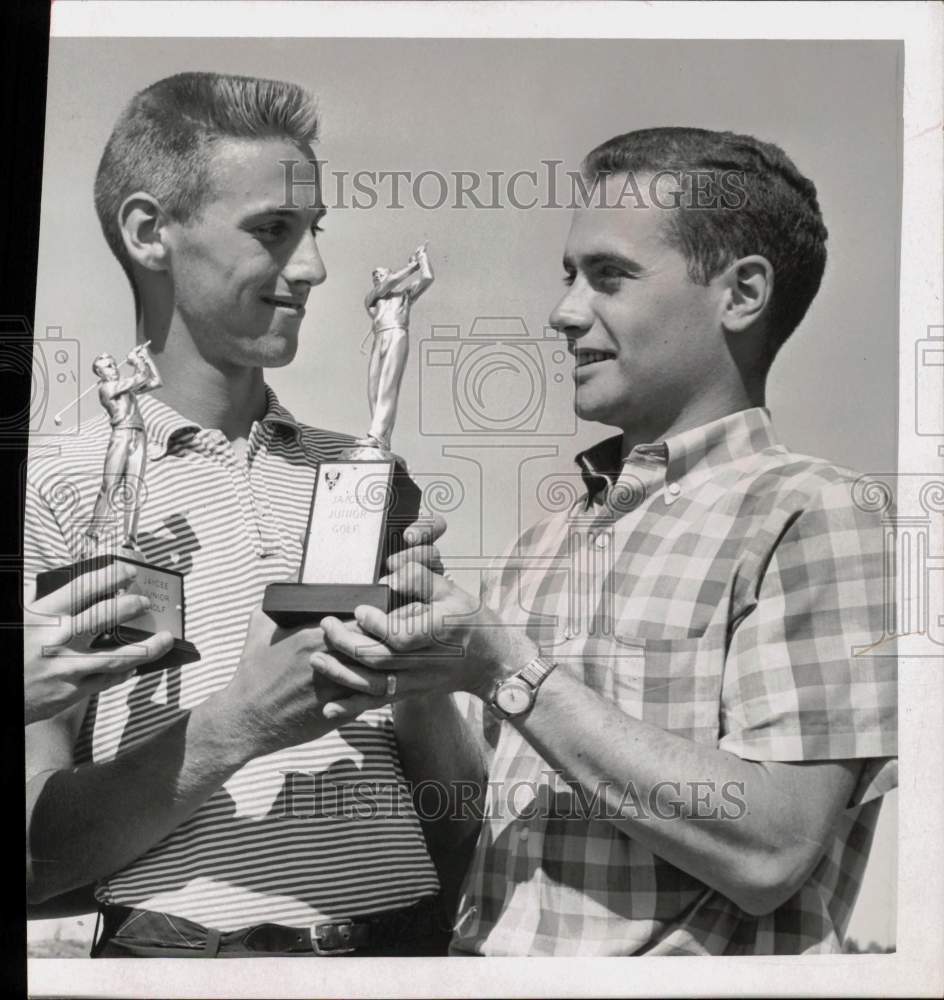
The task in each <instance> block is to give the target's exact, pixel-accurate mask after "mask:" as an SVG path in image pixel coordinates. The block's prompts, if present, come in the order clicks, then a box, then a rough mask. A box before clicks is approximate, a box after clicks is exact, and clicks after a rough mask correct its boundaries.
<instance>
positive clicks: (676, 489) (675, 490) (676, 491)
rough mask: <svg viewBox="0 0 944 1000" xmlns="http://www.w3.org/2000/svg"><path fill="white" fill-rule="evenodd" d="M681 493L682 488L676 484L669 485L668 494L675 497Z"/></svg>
mask: <svg viewBox="0 0 944 1000" xmlns="http://www.w3.org/2000/svg"><path fill="white" fill-rule="evenodd" d="M681 492H682V487H681V486H679V484H678V483H669V493H671V494H672V496H674V497H677V496H678V495H679V493H681Z"/></svg>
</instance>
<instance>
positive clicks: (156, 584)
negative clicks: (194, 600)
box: [36, 548, 200, 674]
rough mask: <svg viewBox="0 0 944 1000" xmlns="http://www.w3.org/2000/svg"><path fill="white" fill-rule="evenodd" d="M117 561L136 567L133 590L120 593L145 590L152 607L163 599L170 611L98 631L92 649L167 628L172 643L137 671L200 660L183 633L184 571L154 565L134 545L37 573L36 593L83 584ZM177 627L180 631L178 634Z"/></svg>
mask: <svg viewBox="0 0 944 1000" xmlns="http://www.w3.org/2000/svg"><path fill="white" fill-rule="evenodd" d="M118 563H125V564H127V565H131V566H134V567H135V569H136V570H137V576H136V577H135V581H134V585H133V587H132V588H130V590H125V591H119V593H128V592H134V593H144V594H146V595H148V596H150V597H151V601H152V607H153V606H154V601H155V600H163V601H164V602H165V604H166V606H167V611H166V612H165V613H164V614H154V613H152V612H145V614H143V615H140V616H139V617H138V618H135V619H133V620H132V622H130V623H127V622H125V623H122V624H121V625H119V626H118V627H117V628H116V629H115V630H114V631H113V632H103V633H101V634H100V635H97V636H96V637H95V638H94V639H93V640H92V641H91V642H90V643H89V647H90V648H91V649H115V648H117V647H120V646H133V645H136V644H138V643H141V642H143V641H144V640H145V639H147V638H149V637H150V636H152V635H154V633H155V632H159V631H162V630H163V629H164V628H168V629H169V631H171V633H172V634H173V635H174V644H173V646H171V648H170V649H169V650H168V651H167V652H166V653H165V654H164V655H163V656H162V657H160V659H157V660H151V661H150V662H149V663H142V664H140V665H139V666H138V667H137V670H136V673H138V674H148V673H153V672H154V671H156V670H167V669H168V668H170V667H179V666H183V665H184V664H186V663H195V662H196V661H197V660H199V659H200V653H199V651H198V650H197V647H196V646H194V644H193V643H192V642H188V640H186V639H185V638H183V635H182V632H183V615H184V606H183V593H184V584H183V580H184V578H183V574H182V573H178V572H177V571H176V570H171V569H164V568H162V567H156V566H152V565H151V564H150V563H147V562H144V561H143V557H142V556H141V554H140V553H139V552H136V551H134V550H132V549H128V548H121V549H119V550H118V551H117V552H103V553H100V554H98V555H92V556H88V557H86V558H83V559H80V560H79V561H78V562H74V563H71V564H70V565H69V566H58V567H56V568H55V569H49V570H45V571H44V572H42V573H39V574H37V576H36V597H37V599H39V598H42V597H45V596H46V595H47V594H50V593H52V591H54V590H58V589H59V588H60V587H65V586H66V585H67V584H72V585H73V586H75V587H81V586H82V582H81V578H82V577H83V576H84V575H85V574H86V573H92V572H95V571H96V570H101V569H104V568H106V567H107V566H115V568H116V569H117V564H118ZM152 591H153V594H152V593H151V592H152ZM165 619H166V620H165ZM177 622H179V623H180V625H179V626H177V624H176V623H177ZM139 626H141V627H139ZM145 626H146V627H145ZM178 631H179V632H180V633H181V634H180V635H179V636H178V634H177V633H178Z"/></svg>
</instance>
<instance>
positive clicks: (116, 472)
mask: <svg viewBox="0 0 944 1000" xmlns="http://www.w3.org/2000/svg"><path fill="white" fill-rule="evenodd" d="M149 344H150V341H148V342H147V343H144V344H138V345H137V346H136V347H134V348H133V349H132V350H131V352H130V353H129V354H128V357H127V358H126V359H125V362H124V363H125V364H129V365H131V367H132V372H131V374H130V375H127V376H122V374H121V371H120V366H119V364H118V362H117V361H116V360H115V359H114V358H113V357H112V355H110V354H100V355H98V357H97V358H95V360H94V361H93V362H92V371H93V372H94V373H95V375H96V376H97V377H98V382H97V383H96V385H94V386H92V387H91V388H90V389H89V390H87V391H88V392H91V391H92V390H93V389H97V390H98V400H99V402H100V403H101V405H102V407H103V409H104V410H105V412H106V414H107V415H108V419H109V423H110V425H111V435H110V437H109V440H108V450H107V451H106V453H105V462H104V468H103V470H102V483H101V486H100V488H99V491H98V496H97V497H96V498H95V506H94V508H93V510H92V516H91V519H90V520H89V522H88V524H87V525H86V527H85V530H84V531H83V533H82V538H81V559H80V560H79V562H76V563H73V564H72V565H70V566H62V567H58V568H56V569H51V570H46V571H45V572H43V573H40V574H39V575H38V576H37V578H36V591H37V597H43V596H45V595H46V594H48V593H50V592H51V591H53V590H56V589H58V588H59V587H62V586H64V585H65V584H67V583H70V582H71V581H72V580H74V579H75V578H76V577H78V576H81V575H82V574H84V573H88V572H90V571H91V570H96V569H101V568H102V567H104V566H108V565H111V564H112V563H114V562H124V563H130V564H131V565H133V566H134V567H135V568H136V571H137V572H136V576H135V579H134V583H133V584H132V585H131V586H129V587H128V588H127V591H128V592H132V593H139V594H143V595H144V596H146V597H147V598H148V599H149V600H150V604H151V606H150V608H149V609H148V610H147V611H146V612H145V613H144V614H142V615H139V616H138V617H137V618H133V619H131V620H130V621H128V622H124V623H123V624H121V625H119V626H118V627H117V628H116V629H115V630H114V631H113V632H109V633H104V634H102V635H99V636H97V637H96V638H95V639H94V640H93V642H92V647H93V648H101V647H106V646H127V645H131V644H132V643H136V642H141V641H142V640H143V639H145V638H147V637H148V636H150V635H153V634H154V633H155V632H161V631H165V630H166V631H168V632H170V633H171V635H173V637H174V645H173V647H172V648H171V649H170V650H169V651H168V652H167V653H166V654H165V655H164V656H163V657H161V658H160V659H159V660H154V661H152V662H150V663H145V664H142V665H141V666H140V667H139V668H138V673H147V672H150V671H152V670H163V669H165V668H166V667H170V666H177V665H179V664H182V663H192V662H194V661H195V660H199V659H200V654H199V653H198V652H197V649H196V647H195V646H194V645H193V643H191V642H188V641H187V640H186V638H185V637H184V578H183V574H181V573H178V572H177V571H176V570H171V569H165V568H163V567H159V566H154V565H152V564H151V563H149V562H148V561H147V560H146V559H145V557H144V555H143V553H142V552H141V551H140V549H139V548H138V542H137V535H138V520H139V518H140V514H141V505H142V504H143V502H144V499H145V490H144V474H145V467H146V464H147V431H146V429H145V426H144V419H143V417H142V416H141V411H140V409H139V407H138V400H137V396H138V394H139V393H142V392H149V391H151V390H152V389H157V388H160V386H161V385H162V384H163V383H162V382H161V376H160V374H159V372H158V370H157V367H156V365H155V364H154V359H153V358H152V357H151V355H150V353H149V352H148V345H149ZM83 395H85V393H83ZM80 398H81V397H80ZM76 402H78V399H76V400H74V401H73V404H72V405H74V404H75V403H76ZM61 417H62V414H61V413H59V414H56V417H55V419H56V421H57V422H59V421H60V420H61Z"/></svg>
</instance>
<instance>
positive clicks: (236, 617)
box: [24, 390, 438, 931]
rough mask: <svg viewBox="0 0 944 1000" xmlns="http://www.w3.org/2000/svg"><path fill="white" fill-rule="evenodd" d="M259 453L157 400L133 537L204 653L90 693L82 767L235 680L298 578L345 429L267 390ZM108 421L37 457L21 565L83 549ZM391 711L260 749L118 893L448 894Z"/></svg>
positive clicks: (368, 898)
mask: <svg viewBox="0 0 944 1000" xmlns="http://www.w3.org/2000/svg"><path fill="white" fill-rule="evenodd" d="M267 393H268V407H267V412H266V415H265V417H264V418H263V419H262V420H261V421H258V422H256V423H254V424H253V427H252V430H251V433H250V436H249V444H248V452H247V459H246V460H245V461H241V460H239V459H237V457H236V455H235V453H234V451H233V449H232V447H231V446H230V445H229V443H228V441H227V440H226V438H225V437H224V436H223V434H222V432H220V431H218V430H209V429H202V428H200V427H197V426H196V425H194V424H192V423H191V422H189V421H187V420H185V419H184V418H182V417H181V416H180V415H179V414H177V413H176V412H175V411H173V410H172V409H170V408H169V407H167V406H166V405H164V404H162V403H160V402H159V401H157V400H156V399H154V398H153V397H143V398H142V399H141V400H140V406H141V412H142V414H143V415H144V419H145V422H146V424H147V429H148V465H147V470H146V473H145V487H146V491H147V493H146V498H145V500H144V505H143V509H142V513H141V521H140V527H139V537H138V542H139V545H140V548H141V550H142V552H143V554H144V556H145V557H146V559H147V561H148V562H151V563H153V564H155V565H158V566H162V567H166V568H171V569H176V570H178V571H179V572H181V573H183V574H184V585H185V608H186V632H187V638H188V639H190V640H191V641H192V642H193V643H194V644H195V645H196V646H197V649H198V650H199V651H200V653H201V660H200V661H199V662H198V663H194V664H188V665H185V666H183V667H176V668H171V669H168V670H164V671H158V672H155V673H153V674H150V675H147V676H143V677H134V678H132V679H130V680H129V681H127V682H125V683H124V684H122V685H120V686H118V687H116V688H112V689H111V690H109V691H106V692H104V693H103V694H101V695H100V696H99V697H98V698H96V699H94V700H93V701H92V702H91V703H90V706H89V709H88V712H87V715H86V718H85V721H84V723H83V726H82V729H81V732H80V735H79V738H78V743H77V746H76V761H77V763H90V762H101V761H108V760H111V759H113V758H114V757H116V756H119V755H121V754H123V753H126V752H127V751H128V750H129V749H131V748H132V747H134V746H136V745H138V744H140V743H142V742H144V741H146V740H147V739H148V738H149V737H150V736H151V735H152V734H153V733H155V732H157V731H158V730H160V729H162V728H164V727H165V726H166V725H167V724H168V723H169V722H171V721H172V720H173V719H175V718H177V717H179V715H180V714H181V713H183V712H186V711H187V710H188V709H190V708H192V707H194V706H195V705H198V704H200V703H201V702H203V701H204V700H205V699H206V698H208V697H209V696H211V695H212V694H213V693H214V692H216V691H218V690H220V689H221V688H223V687H224V686H225V685H226V684H227V683H228V681H229V680H230V678H231V677H232V675H233V673H234V672H235V670H236V666H237V663H238V660H239V655H240V653H241V651H242V646H243V640H244V637H245V632H246V625H247V623H248V620H249V616H250V613H251V611H252V609H253V608H254V607H256V606H257V605H258V604H259V603H260V602H261V600H262V595H263V591H264V589H265V586H266V584H268V583H270V582H276V581H283V580H290V579H296V578H297V572H298V567H299V564H300V562H301V557H302V547H303V543H304V533H305V530H306V526H307V519H308V508H309V504H310V500H311V494H312V488H313V485H314V481H315V473H316V467H317V463H318V462H319V461H326V460H329V459H333V458H337V457H338V453H339V451H340V450H341V449H342V448H343V447H345V446H347V445H348V444H350V443H351V440H352V439H351V438H349V437H346V436H344V435H339V434H334V433H331V432H327V431H323V430H317V429H315V428H311V427H307V426H304V425H301V424H298V423H297V422H296V421H295V420H294V418H293V417H292V416H291V414H290V413H288V411H286V410H285V409H284V408H283V407H282V406H281V405H280V404H279V403H278V401H277V400H276V398H275V396H274V394H273V393H272V392H271V390H267ZM108 432H109V428H108V422H107V419H105V418H101V419H98V420H96V421H94V422H93V423H90V424H89V425H87V426H85V427H83V429H82V432H81V434H80V435H79V436H78V437H77V438H76V439H74V440H73V441H71V442H70V443H69V444H67V445H62V446H61V447H58V448H56V449H55V452H48V453H47V452H36V453H34V454H33V455H31V460H30V463H29V471H28V483H27V504H26V522H25V530H24V536H25V538H24V550H25V565H26V576H27V581H28V582H29V580H30V578H31V577H32V576H35V574H36V573H37V572H39V571H40V570H42V569H46V568H50V567H54V566H59V565H63V564H65V563H68V562H72V561H74V560H75V559H76V558H78V554H79V548H78V533H79V532H80V531H81V530H82V529H83V528H84V526H85V524H86V523H87V521H88V517H89V514H90V512H91V510H92V505H93V503H94V499H95V495H96V493H97V491H98V488H99V485H100V483H101V470H102V461H103V458H104V454H105V448H106V445H107V442H108V436H109V433H108ZM403 784H404V777H403V773H402V771H401V768H400V764H399V758H398V756H397V751H396V743H395V738H394V733H393V720H392V715H391V712H390V710H389V708H385V709H379V710H374V711H370V712H368V713H365V714H364V715H362V716H361V717H360V718H359V719H358V720H356V721H354V722H351V723H348V724H346V725H344V726H343V727H341V728H340V729H338V730H336V731H335V732H333V733H330V734H328V735H326V736H324V737H322V738H321V739H319V740H316V741H314V742H312V743H308V744H304V745H302V746H297V747H291V748H288V749H286V750H282V751H279V752H277V753H273V754H270V755H268V756H266V757H263V758H259V759H256V760H254V761H252V762H251V763H250V764H248V765H247V766H245V767H244V768H242V769H241V770H240V771H238V772H237V773H236V774H235V775H233V776H232V777H231V778H230V779H229V780H228V781H227V782H226V783H225V784H224V785H223V786H222V787H221V788H220V789H219V790H218V791H217V792H216V793H215V794H214V795H213V796H212V797H211V798H210V799H208V800H207V802H206V803H205V804H204V805H203V806H202V807H201V808H200V809H198V810H197V812H196V813H194V815H193V816H192V817H191V818H190V819H189V820H187V821H186V822H185V823H183V824H182V825H181V826H180V827H178V828H177V829H176V830H175V831H174V832H173V833H172V834H171V835H170V836H168V837H166V838H165V839H164V840H163V841H161V842H160V843H158V844H156V845H155V846H154V847H153V848H151V850H149V851H148V852H147V853H146V854H144V855H143V856H142V857H140V858H138V859H137V861H135V862H134V863H133V864H131V865H129V866H128V867H127V868H126V869H124V870H123V871H120V872H117V873H116V874H114V875H113V876H111V877H110V878H108V879H106V880H104V881H103V882H102V883H101V884H100V885H99V886H98V889H97V896H98V898H99V899H101V900H102V901H105V902H113V903H120V904H123V905H127V906H134V907H138V908H140V909H148V910H158V911H163V912H167V913H174V914H177V915H179V916H182V917H186V918H188V919H190V920H194V921H196V922H198V923H201V924H205V925H207V926H210V927H216V928H218V929H220V930H223V931H227V930H234V929H237V928H239V927H245V926H247V925H250V924H254V923H260V922H266V921H269V922H274V923H280V924H285V925H289V926H305V925H307V924H309V923H311V922H312V921H316V920H319V919H338V918H343V917H352V916H357V915H359V914H365V913H373V912H378V911H382V910H387V909H395V908H399V907H402V906H408V905H409V904H411V903H413V902H415V901H416V900H417V899H420V898H421V897H423V896H426V895H430V894H433V893H435V892H437V891H438V882H437V878H436V873H435V869H434V867H433V865H432V862H431V861H430V859H429V856H428V854H427V851H426V846H425V841H424V838H423V834H422V830H421V829H420V826H419V821H418V820H417V818H416V815H415V813H414V812H413V808H412V803H411V801H410V798H409V795H408V794H404V792H403Z"/></svg>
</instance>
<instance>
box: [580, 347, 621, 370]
mask: <svg viewBox="0 0 944 1000" xmlns="http://www.w3.org/2000/svg"><path fill="white" fill-rule="evenodd" d="M573 354H574V358H575V360H576V362H577V365H576V367H577V368H585V367H586V366H587V365H593V364H596V363H597V362H598V361H612V359H613V358H614V357H616V355H615V354H614V353H613V352H612V351H592V350H589V349H587V348H578V349H577V350H575V351H574V352H573Z"/></svg>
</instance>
